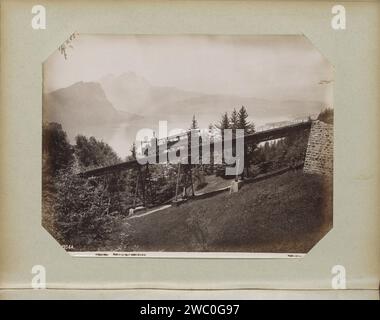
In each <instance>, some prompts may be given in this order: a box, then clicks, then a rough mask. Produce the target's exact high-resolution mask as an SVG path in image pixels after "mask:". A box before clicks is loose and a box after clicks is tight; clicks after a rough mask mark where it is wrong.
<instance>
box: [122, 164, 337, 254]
mask: <svg viewBox="0 0 380 320" xmlns="http://www.w3.org/2000/svg"><path fill="white" fill-rule="evenodd" d="M128 222H129V223H130V224H131V226H130V229H129V231H131V229H132V234H130V237H131V238H130V243H131V244H133V250H135V251H137V250H138V251H233V252H292V253H306V252H308V251H309V250H310V249H311V248H312V247H313V246H314V245H315V244H316V243H317V242H318V241H319V240H320V239H321V238H322V237H323V236H324V235H325V234H326V233H327V231H328V230H330V229H331V228H332V182H331V181H330V180H326V178H323V177H321V176H315V175H305V174H303V173H302V171H297V172H288V173H286V174H283V175H281V176H277V177H273V178H270V179H268V180H264V181H261V182H258V183H254V184H247V185H245V186H244V187H243V188H242V189H241V190H240V191H239V192H238V193H235V194H227V193H223V194H219V195H216V196H214V197H211V198H207V199H202V200H196V201H189V202H187V203H184V204H182V205H181V206H179V207H171V208H168V209H166V210H163V211H160V212H157V213H153V214H150V215H147V216H144V217H141V218H138V219H133V220H129V221H128ZM124 249H127V248H124ZM128 249H129V250H130V248H128Z"/></svg>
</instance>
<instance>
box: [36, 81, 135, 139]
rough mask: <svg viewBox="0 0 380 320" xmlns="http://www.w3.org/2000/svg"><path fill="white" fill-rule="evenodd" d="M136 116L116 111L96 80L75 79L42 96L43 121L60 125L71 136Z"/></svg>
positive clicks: (129, 119)
mask: <svg viewBox="0 0 380 320" xmlns="http://www.w3.org/2000/svg"><path fill="white" fill-rule="evenodd" d="M135 117H136V116H135V115H133V114H131V113H129V112H125V111H118V110H116V109H115V108H114V107H113V105H112V104H111V102H110V101H109V100H108V99H107V97H106V95H105V94H104V91H103V88H102V87H101V85H100V84H99V83H96V82H77V83H75V84H73V85H71V86H69V87H66V88H62V89H58V90H56V91H53V92H50V93H47V94H44V96H43V119H44V121H48V122H58V123H60V124H62V126H63V128H64V129H65V130H66V131H67V133H68V134H69V136H70V137H73V136H75V135H76V134H78V133H82V132H87V131H88V130H87V128H88V127H99V126H110V125H115V124H117V123H122V122H125V121H131V120H133V119H134V118H135Z"/></svg>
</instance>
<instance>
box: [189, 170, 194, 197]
mask: <svg viewBox="0 0 380 320" xmlns="http://www.w3.org/2000/svg"><path fill="white" fill-rule="evenodd" d="M189 172H190V183H191V195H192V196H193V197H194V184H193V170H192V169H191V165H190V170H189Z"/></svg>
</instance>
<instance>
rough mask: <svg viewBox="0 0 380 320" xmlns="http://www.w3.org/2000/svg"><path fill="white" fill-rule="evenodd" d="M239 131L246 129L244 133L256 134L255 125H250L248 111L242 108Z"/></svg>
mask: <svg viewBox="0 0 380 320" xmlns="http://www.w3.org/2000/svg"><path fill="white" fill-rule="evenodd" d="M237 128H238V129H244V133H248V134H249V133H254V132H255V126H254V124H253V123H250V122H249V121H248V113H247V109H246V108H245V107H244V106H242V107H241V108H240V110H239V113H238V126H237Z"/></svg>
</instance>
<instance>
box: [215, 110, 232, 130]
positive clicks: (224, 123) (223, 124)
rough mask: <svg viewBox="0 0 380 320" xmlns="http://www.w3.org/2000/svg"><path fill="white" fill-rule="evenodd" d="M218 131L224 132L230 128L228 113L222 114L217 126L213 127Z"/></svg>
mask: <svg viewBox="0 0 380 320" xmlns="http://www.w3.org/2000/svg"><path fill="white" fill-rule="evenodd" d="M215 126H216V127H217V128H218V129H220V130H224V129H229V128H230V120H229V118H228V113H227V112H226V113H224V114H223V115H222V119H221V120H220V122H219V124H217V125H215Z"/></svg>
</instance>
